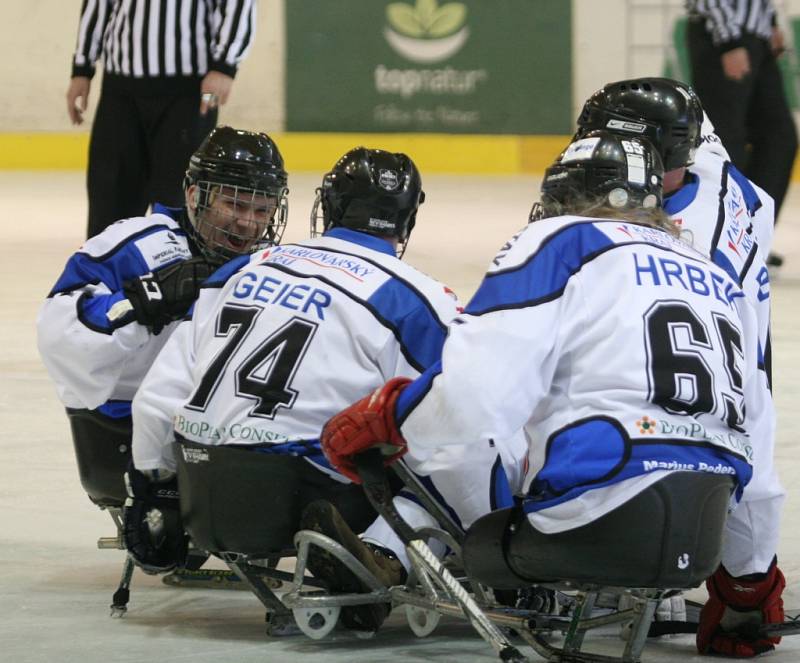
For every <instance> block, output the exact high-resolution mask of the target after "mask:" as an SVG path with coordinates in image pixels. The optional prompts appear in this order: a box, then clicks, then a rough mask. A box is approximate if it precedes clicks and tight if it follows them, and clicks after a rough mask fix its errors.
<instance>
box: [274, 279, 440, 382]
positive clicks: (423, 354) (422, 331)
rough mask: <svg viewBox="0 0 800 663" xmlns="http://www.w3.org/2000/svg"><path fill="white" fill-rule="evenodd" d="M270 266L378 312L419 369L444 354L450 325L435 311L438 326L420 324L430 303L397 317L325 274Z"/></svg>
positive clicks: (382, 323) (409, 358)
mask: <svg viewBox="0 0 800 663" xmlns="http://www.w3.org/2000/svg"><path fill="white" fill-rule="evenodd" d="M269 268H270V269H274V270H276V271H279V272H285V273H286V274H291V275H292V276H296V277H298V278H301V279H314V280H317V281H320V282H322V283H324V284H325V285H327V286H329V287H330V288H333V289H334V290H337V291H339V292H340V293H341V294H342V295H344V296H345V297H348V298H349V299H351V300H352V301H354V302H356V303H358V304H360V305H361V306H363V307H364V308H366V309H367V310H368V311H369V312H370V313H371V314H372V315H373V316H375V319H376V320H377V321H378V322H379V323H380V324H381V325H383V326H384V327H386V328H387V329H389V330H390V331H391V332H392V334H393V335H394V337H395V338H396V339H397V341H398V343H399V344H400V351H401V352H402V353H403V356H404V357H405V358H406V361H408V363H409V364H411V365H412V366H413V367H414V368H415V369H416V370H418V371H419V372H420V373H421V372H422V371H424V370H425V368H426V367H427V366H429V365H430V364H431V363H433V362H434V361H436V360H437V359H438V358H439V357H440V356H441V352H442V346H444V339H445V338H446V336H447V328H446V327H445V326H444V325H442V324H441V322H440V321H439V319H438V318H435V317H434V316H432V315H431V316H430V318H429V319H432V320H435V321H436V323H437V324H438V328H436V329H433V328H430V329H428V328H426V327H425V325H424V324H421V321H422V320H423V319H425V318H427V317H428V313H430V310H429V309H428V308H427V307H422V306H419V307H417V309H416V310H415V311H411V312H409V311H406V318H404V319H398V318H397V316H391V315H390V316H388V317H386V315H385V314H386V313H387V312H386V311H381V310H380V309H378V307H377V306H375V305H374V304H373V302H372V301H371V300H370V299H362V298H360V297H358V296H356V295H354V294H353V293H352V292H350V291H349V290H347V289H346V288H343V287H342V286H341V285H339V284H338V283H335V282H334V281H331V280H330V279H327V278H325V277H324V276H320V275H319V274H306V273H304V272H298V271H296V270H294V269H292V268H291V267H288V266H287V265H279V264H277V263H270V264H269ZM385 301H386V300H382V301H381V302H379V304H384V303H385ZM407 303H408V301H406V304H407ZM413 334H419V335H420V336H425V337H427V336H429V335H430V337H431V338H416V337H414V336H413ZM422 362H427V363H422Z"/></svg>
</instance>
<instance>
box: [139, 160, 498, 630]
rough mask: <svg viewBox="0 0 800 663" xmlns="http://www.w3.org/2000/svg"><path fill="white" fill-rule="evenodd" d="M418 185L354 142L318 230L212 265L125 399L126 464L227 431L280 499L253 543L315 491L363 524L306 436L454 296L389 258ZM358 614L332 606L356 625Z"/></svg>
mask: <svg viewBox="0 0 800 663" xmlns="http://www.w3.org/2000/svg"><path fill="white" fill-rule="evenodd" d="M423 199H424V193H423V191H422V185H421V180H420V175H419V172H418V170H417V168H416V166H415V165H414V163H413V162H412V160H411V159H410V158H408V157H407V156H406V155H404V154H393V153H389V152H385V151H382V150H374V149H366V148H363V147H360V148H356V149H353V150H351V151H349V152H348V153H347V154H345V155H344V156H343V157H342V158H341V159H340V160H339V161H338V162H337V163H336V165H335V166H334V167H333V169H332V170H331V171H330V172H329V173H327V174H326V175H325V176H324V178H323V181H322V185H321V187H320V189H318V208H319V209H320V210H321V216H322V222H323V227H324V232H323V233H322V235H321V236H318V237H315V238H312V239H310V240H308V241H304V242H302V243H297V244H289V245H282V246H279V247H274V248H272V249H268V250H266V251H262V252H259V253H257V254H255V255H253V256H252V257H251V258H250V259H247V258H242V259H239V260H235V261H232V262H230V263H229V264H228V265H226V266H225V267H223V268H222V269H221V270H220V271H219V272H217V273H216V274H215V275H214V276H212V277H211V279H209V281H208V282H206V284H205V285H204V286H203V288H202V290H201V293H200V296H199V298H198V301H197V303H196V305H195V306H194V309H193V312H192V314H191V319H190V320H186V321H185V322H182V323H181V324H180V325H179V327H178V329H177V330H176V331H175V333H174V334H173V336H172V337H171V338H170V340H169V341H168V343H167V344H166V346H165V347H164V349H163V351H162V352H161V354H160V355H159V356H158V358H157V359H156V361H155V362H154V364H153V366H152V368H151V370H150V372H149V373H148V374H147V376H146V377H145V379H144V382H143V383H142V387H141V389H140V390H139V392H138V393H137V395H136V398H135V400H134V403H133V419H134V432H133V460H134V464H135V466H136V468H137V469H138V470H141V471H144V472H152V471H159V472H163V471H173V470H175V468H176V459H175V457H174V453H175V449H174V445H173V444H172V443H173V441H174V440H175V439H176V438H177V439H178V440H179V441H180V442H181V443H183V444H184V445H185V444H193V445H198V444H199V445H235V446H236V447H238V448H240V449H247V450H251V451H252V452H253V454H254V458H256V454H257V456H258V457H261V458H264V455H265V454H269V458H270V459H271V460H273V463H272V464H271V465H270V466H269V467H268V468H267V470H266V474H265V476H264V479H263V482H260V485H263V490H264V491H269V492H268V495H269V496H274V499H272V500H271V501H272V502H274V504H276V505H280V509H276V510H275V513H271V514H270V516H269V519H268V520H266V519H265V521H264V530H268V532H266V533H264V537H266V538H264V539H263V541H262V542H263V544H264V545H267V544H269V545H271V546H274V549H275V550H281V549H284V548H285V547H287V546H289V547H290V546H291V545H292V537H293V535H294V534H295V532H297V531H298V530H299V529H300V527H299V519H300V515H301V512H302V510H303V509H304V508H305V507H306V506H307V505H308V504H309V503H310V502H312V501H314V500H318V499H322V498H325V499H329V500H331V501H333V502H335V503H336V504H337V506H338V507H339V510H340V511H341V513H342V515H343V517H344V518H345V519H346V520H347V522H348V523H349V525H350V526H351V527H352V528H353V529H354V530H355V531H362V530H363V529H364V528H366V527H367V526H368V525H369V524H370V523H371V522H372V521H373V520H374V518H375V516H376V514H375V512H374V510H373V509H372V508H371V507H370V506H369V504H368V502H367V500H366V498H365V496H364V494H363V491H361V489H360V487H358V486H355V485H353V484H351V483H350V482H349V481H348V480H346V479H345V478H344V477H343V476H341V475H340V474H339V473H338V472H336V471H335V470H334V469H333V468H331V467H330V465H329V464H328V462H327V460H326V459H325V457H324V456H323V454H322V451H321V450H320V443H319V436H320V432H321V431H322V426H323V424H324V423H325V422H326V421H327V420H328V419H329V418H330V417H331V416H332V415H333V414H335V413H336V412H338V411H339V410H341V409H342V408H343V407H345V406H346V405H348V404H349V403H351V402H353V401H354V400H357V399H358V398H360V397H362V396H363V395H364V394H366V393H369V392H370V391H371V390H373V389H375V388H376V387H378V386H380V385H381V384H383V383H384V382H385V381H386V380H388V379H391V378H393V377H395V376H404V377H407V378H413V377H416V376H417V375H419V374H420V373H421V372H422V371H424V370H425V369H427V368H428V367H430V366H431V365H432V364H433V363H434V362H435V361H436V360H437V359H438V358H439V356H440V354H441V349H442V345H443V343H444V340H445V337H446V334H447V324H448V323H449V322H450V320H452V319H453V317H455V315H456V314H457V313H458V311H459V307H458V302H457V300H456V298H455V296H454V295H453V293H452V292H451V291H450V290H449V289H448V288H446V287H445V286H443V285H442V284H440V283H438V282H436V281H435V280H433V279H432V278H430V277H428V276H426V275H424V274H422V273H421V272H419V271H417V270H415V269H414V268H413V267H411V266H410V265H408V264H406V263H404V262H403V261H401V260H400V259H399V258H398V257H397V253H402V250H403V247H404V246H405V244H406V242H407V241H408V238H409V236H410V234H411V231H412V229H413V228H414V225H415V223H416V217H417V208H418V206H419V204H420V203H421V202H422V201H423ZM314 218H315V219H316V215H314ZM495 455H496V452H495ZM261 462H263V461H261ZM384 561H385V564H386V566H387V567H388V566H392V567H393V571H392V572H393V573H395V574H396V573H400V572H401V569H400V568H398V565H397V562H395V561H393V560H389V559H386V560H384ZM311 568H312V570H313V569H314V563H313V560H312V561H311ZM359 619H360V618H359V616H358V614H357V611H345V614H344V615H343V620H344V622H345V624H347V625H352V626H353V628H358V629H359V630H364V629H369V628H370V627H369V625H368V624H364V623H362V622H360V621H359Z"/></svg>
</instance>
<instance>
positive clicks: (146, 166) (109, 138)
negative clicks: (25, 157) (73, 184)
mask: <svg viewBox="0 0 800 663" xmlns="http://www.w3.org/2000/svg"><path fill="white" fill-rule="evenodd" d="M137 83H142V82H141V81H137ZM141 87H142V86H141V85H138V86H137V89H136V90H135V91H134V90H131V89H130V87H129V86H126V85H125V83H124V82H120V81H118V80H114V78H113V77H110V76H107V77H106V79H105V80H104V81H103V86H102V91H101V94H100V101H99V102H98V105H97V111H96V114H95V118H94V124H93V125H92V134H91V138H90V142H89V167H88V171H87V177H86V188H87V190H88V193H89V223H88V230H87V237H93V236H94V235H97V234H98V233H100V232H102V231H103V230H104V229H105V228H106V227H107V226H109V225H111V224H112V223H114V222H115V221H119V220H120V219H126V218H128V217H131V216H141V215H143V214H144V213H145V212H146V211H147V208H148V207H149V206H150V205H151V204H153V203H162V204H164V205H167V206H170V207H180V206H182V205H183V204H184V196H183V176H184V173H185V172H186V167H187V165H188V164H189V157H190V156H191V155H192V153H193V152H194V151H195V150H196V149H197V148H198V147H199V146H200V143H201V142H202V141H203V139H204V138H205V137H206V135H208V132H209V131H211V129H212V128H213V127H214V125H215V124H216V122H217V111H216V110H213V111H209V113H208V114H207V115H205V116H201V115H200V113H199V109H200V82H199V79H198V81H197V85H196V86H193V89H192V90H187V89H186V85H180V86H176V88H178V89H177V90H176V91H175V92H173V93H171V94H164V93H163V92H161V93H160V94H155V95H147V94H142V93H141V92H140V89H141Z"/></svg>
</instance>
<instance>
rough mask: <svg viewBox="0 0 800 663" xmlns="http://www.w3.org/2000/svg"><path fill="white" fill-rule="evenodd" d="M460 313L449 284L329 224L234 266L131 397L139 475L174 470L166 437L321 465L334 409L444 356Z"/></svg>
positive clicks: (378, 242) (382, 245)
mask: <svg viewBox="0 0 800 663" xmlns="http://www.w3.org/2000/svg"><path fill="white" fill-rule="evenodd" d="M457 312H458V302H457V300H456V298H455V296H454V295H453V294H452V292H451V291H449V289H447V288H445V287H444V286H443V285H442V284H440V283H438V282H436V281H434V280H433V279H432V278H430V277H428V276H426V275H424V274H422V273H421V272H419V271H417V270H415V269H414V268H412V267H411V266H409V265H407V264H406V263H403V262H402V261H400V260H399V259H397V258H396V257H395V255H394V251H393V249H392V247H391V245H390V244H389V243H388V242H386V241H384V240H382V239H379V238H376V237H372V236H370V235H366V234H364V233H358V232H354V231H351V230H347V229H343V228H337V229H334V230H332V231H329V232H328V233H326V235H325V236H323V237H320V238H316V239H312V240H308V241H305V242H302V243H298V244H289V245H284V246H277V247H273V248H271V249H268V250H265V251H263V252H260V253H258V254H255V255H254V256H253V257H252V259H250V260H249V261H248V262H244V261H241V260H240V261H233V262H231V263H229V265H228V266H226V267H224V268H222V269H221V270H220V271H219V272H218V273H217V274H216V275H214V276H212V277H211V279H209V281H208V282H207V283H206V284H205V286H204V288H203V290H202V291H201V294H200V297H199V298H198V301H197V303H196V305H195V308H194V311H193V314H192V319H191V320H190V321H186V322H184V323H182V324H181V325H180V327H179V328H178V330H177V331H176V333H175V334H174V335H173V337H172V338H171V339H170V341H169V343H168V344H167V346H166V347H165V348H164V351H163V352H162V354H161V355H160V356H159V358H158V359H157V361H156V362H155V364H154V365H153V368H152V370H151V371H150V373H149V374H148V375H147V377H146V379H145V381H144V383H143V385H142V389H141V390H140V392H139V394H138V395H137V397H136V400H135V401H134V408H133V410H134V438H133V456H134V462H135V464H136V466H137V467H138V468H139V469H155V468H163V467H167V468H173V467H174V459H173V458H172V455H171V453H172V452H171V449H170V447H169V442H170V441H171V440H172V439H173V425H174V432H175V433H177V434H178V435H180V436H182V437H183V438H186V439H188V440H192V441H194V442H199V443H201V444H209V445H216V444H236V445H258V446H259V447H261V448H262V450H264V451H265V452H272V453H291V454H294V455H300V456H304V457H306V458H308V459H309V460H310V461H312V462H314V463H315V464H317V465H319V466H321V467H322V468H324V469H327V468H328V465H327V461H325V459H324V457H323V456H322V454H321V452H320V449H319V435H320V432H321V430H322V426H323V425H324V424H325V422H326V421H327V420H328V419H329V418H330V417H331V416H333V415H334V414H336V413H337V412H339V411H340V410H342V409H344V408H345V407H346V406H348V405H350V404H351V403H353V402H354V401H356V400H358V399H360V398H362V397H363V396H365V395H366V394H368V393H369V392H370V391H371V390H373V389H375V388H377V387H379V386H381V385H382V384H383V383H384V382H385V381H386V380H388V379H390V378H393V377H395V376H408V377H416V376H417V375H418V374H419V373H420V372H421V371H423V370H425V369H426V368H427V367H428V366H430V365H432V364H433V363H434V362H435V361H436V360H437V359H438V358H439V356H440V353H441V349H442V346H443V344H444V339H445V337H446V335H447V324H448V323H449V322H450V320H451V319H452V318H453V317H454V316H455V315H456V314H457Z"/></svg>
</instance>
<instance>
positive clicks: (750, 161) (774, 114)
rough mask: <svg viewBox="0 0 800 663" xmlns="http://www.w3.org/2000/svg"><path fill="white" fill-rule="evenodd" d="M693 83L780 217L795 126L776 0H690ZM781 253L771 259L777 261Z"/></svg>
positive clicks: (732, 151) (746, 170)
mask: <svg viewBox="0 0 800 663" xmlns="http://www.w3.org/2000/svg"><path fill="white" fill-rule="evenodd" d="M686 5H687V9H688V11H689V25H688V29H687V40H688V46H689V57H690V61H691V67H692V85H693V87H694V89H695V91H696V92H697V94H698V95H699V96H700V100H701V101H702V102H703V107H704V108H705V110H706V113H708V116H709V118H711V121H712V122H713V123H714V128H715V129H716V132H717V134H718V135H719V137H720V138H721V139H722V143H723V145H724V146H725V147H726V148H727V150H728V153H729V154H730V155H731V160H732V161H733V163H734V164H736V166H737V167H738V168H739V169H740V170H742V171H743V172H744V174H745V175H747V177H748V178H750V179H751V180H752V181H753V182H755V183H756V184H758V185H760V186H761V187H762V188H763V189H764V190H765V191H766V192H767V193H768V194H769V195H771V196H772V197H773V198H774V199H775V215H776V218H777V214H778V211H779V209H780V206H781V203H782V202H783V198H784V196H785V194H786V189H787V187H788V186H789V178H790V175H791V172H792V165H793V164H794V157H795V152H797V131H796V129H795V125H794V118H793V117H792V113H791V111H790V109H789V104H788V103H787V100H786V94H785V93H784V89H783V80H782V78H781V73H780V70H779V69H778V64H777V61H776V58H777V57H778V56H780V54H781V53H782V52H783V50H784V37H783V32H782V30H781V29H780V28H779V27H778V23H777V20H776V15H775V7H774V5H773V3H772V0H687V3H686ZM782 262H783V260H782V259H781V258H780V257H779V256H778V255H776V254H772V255H771V256H770V260H769V261H768V263H769V264H771V265H772V266H779V265H780V263H782Z"/></svg>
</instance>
